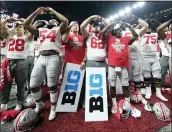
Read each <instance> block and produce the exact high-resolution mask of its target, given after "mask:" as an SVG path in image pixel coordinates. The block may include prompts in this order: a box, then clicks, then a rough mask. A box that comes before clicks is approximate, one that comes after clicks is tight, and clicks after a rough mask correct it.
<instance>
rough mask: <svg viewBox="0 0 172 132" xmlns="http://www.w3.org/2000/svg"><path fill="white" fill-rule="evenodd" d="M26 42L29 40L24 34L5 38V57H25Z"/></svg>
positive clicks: (26, 50)
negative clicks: (6, 45) (6, 46)
mask: <svg viewBox="0 0 172 132" xmlns="http://www.w3.org/2000/svg"><path fill="white" fill-rule="evenodd" d="M28 42H30V41H29V40H28V38H27V36H26V35H23V36H22V37H17V36H16V35H14V36H13V37H10V38H9V39H7V44H8V49H7V58H9V59H26V58H27V55H28V49H29V46H28V44H29V43H28Z"/></svg>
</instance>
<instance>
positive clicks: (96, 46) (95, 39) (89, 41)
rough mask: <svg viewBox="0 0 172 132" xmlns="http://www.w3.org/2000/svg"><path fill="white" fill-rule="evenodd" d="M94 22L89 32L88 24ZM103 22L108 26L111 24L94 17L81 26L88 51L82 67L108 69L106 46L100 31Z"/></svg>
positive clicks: (86, 50) (96, 16)
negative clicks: (100, 23)
mask: <svg viewBox="0 0 172 132" xmlns="http://www.w3.org/2000/svg"><path fill="white" fill-rule="evenodd" d="M91 21H93V23H92V24H91V25H89V31H88V30H87V27H88V24H89V23H90V22H91ZM100 21H102V22H103V23H104V24H105V25H106V26H107V25H109V24H110V23H109V22H108V21H107V20H106V19H104V18H102V17H100V16H98V15H93V16H90V17H89V18H87V19H86V20H85V21H84V22H83V23H82V24H81V26H80V27H81V33H82V35H83V37H84V38H85V39H86V46H87V47H86V49H85V58H84V60H83V62H82V63H81V66H85V63H86V66H88V67H106V62H105V59H106V44H104V42H103V41H102V34H101V31H100V25H99V22H100Z"/></svg>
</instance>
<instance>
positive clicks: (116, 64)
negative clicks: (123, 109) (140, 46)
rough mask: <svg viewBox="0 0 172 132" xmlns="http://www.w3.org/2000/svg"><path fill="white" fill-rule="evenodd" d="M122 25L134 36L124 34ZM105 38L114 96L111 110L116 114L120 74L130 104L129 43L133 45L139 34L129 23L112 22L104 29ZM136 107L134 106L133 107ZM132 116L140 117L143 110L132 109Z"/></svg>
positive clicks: (127, 101) (111, 87) (112, 95)
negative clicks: (117, 81) (117, 87)
mask: <svg viewBox="0 0 172 132" xmlns="http://www.w3.org/2000/svg"><path fill="white" fill-rule="evenodd" d="M121 26H125V27H127V28H129V30H130V31H131V34H132V37H128V36H122V29H121ZM103 38H104V39H107V40H108V65H109V70H108V72H109V82H110V93H111V97H112V102H113V106H112V108H111V112H112V113H113V114H115V113H116V112H117V103H116V80H117V76H119V78H120V81H121V84H122V89H123V94H124V97H125V102H126V103H127V104H129V106H130V98H129V95H130V94H129V83H128V81H129V78H128V72H127V68H128V67H129V54H128V45H131V44H132V43H133V42H134V41H135V40H136V39H137V38H138V34H137V33H136V32H135V30H134V29H133V28H132V27H131V25H129V24H127V23H123V24H121V23H118V24H115V23H112V24H111V25H109V26H107V27H105V28H104V30H103ZM133 108H134V107H133ZM131 114H132V116H134V117H136V118H137V117H140V116H141V112H140V111H138V110H137V109H136V108H134V109H132V112H131Z"/></svg>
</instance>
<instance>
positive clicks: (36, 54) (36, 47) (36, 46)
mask: <svg viewBox="0 0 172 132" xmlns="http://www.w3.org/2000/svg"><path fill="white" fill-rule="evenodd" d="M40 45H41V44H40V40H39V38H37V41H35V49H34V52H35V56H39V48H40Z"/></svg>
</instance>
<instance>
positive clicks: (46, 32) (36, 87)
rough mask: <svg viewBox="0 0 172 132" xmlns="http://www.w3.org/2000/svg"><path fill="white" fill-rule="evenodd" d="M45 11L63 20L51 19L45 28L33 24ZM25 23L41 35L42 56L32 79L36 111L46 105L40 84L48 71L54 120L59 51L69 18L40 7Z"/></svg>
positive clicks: (51, 113) (32, 30)
mask: <svg viewBox="0 0 172 132" xmlns="http://www.w3.org/2000/svg"><path fill="white" fill-rule="evenodd" d="M43 12H50V13H52V14H54V15H55V16H56V17H57V18H58V19H59V20H60V21H61V24H60V26H58V23H57V21H56V20H50V21H49V23H48V25H46V26H45V27H44V28H39V29H36V28H34V27H33V26H31V21H33V20H34V19H35V17H36V16H37V15H38V14H43ZM24 25H25V27H26V29H28V30H29V31H30V32H32V33H33V34H34V35H36V36H38V37H39V40H40V44H41V45H40V47H39V54H40V57H39V58H38V60H37V61H36V64H35V65H34V68H33V70H32V73H31V80H30V88H31V93H32V95H33V97H34V99H35V101H36V108H35V111H36V113H39V112H40V111H41V110H42V109H43V107H44V103H43V102H42V99H41V98H42V92H41V89H40V86H41V83H42V81H43V79H45V73H46V75H47V85H48V87H49V88H50V101H51V110H50V115H49V120H53V119H55V117H56V115H57V114H56V112H55V109H56V103H57V99H58V91H57V81H58V76H59V75H58V67H59V66H60V64H59V63H60V57H59V53H60V46H61V43H62V42H61V39H62V34H63V33H64V32H65V30H66V29H67V27H68V19H67V18H66V17H65V16H63V15H62V14H60V13H58V12H56V11H55V10H54V9H52V8H49V7H47V8H44V7H40V8H38V9H37V10H36V11H35V12H33V13H32V14H31V15H30V16H29V17H28V18H27V19H26V21H25V23H24Z"/></svg>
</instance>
